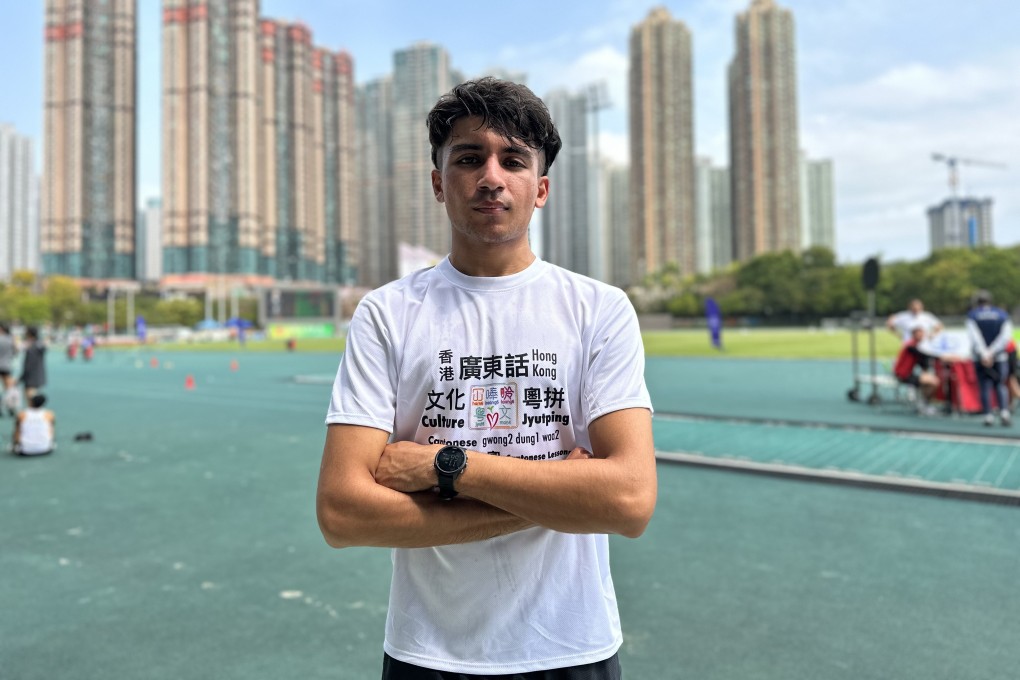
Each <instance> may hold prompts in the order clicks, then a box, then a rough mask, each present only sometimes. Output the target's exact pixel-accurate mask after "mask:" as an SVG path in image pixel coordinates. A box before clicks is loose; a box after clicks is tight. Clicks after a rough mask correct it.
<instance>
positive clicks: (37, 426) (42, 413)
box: [18, 408, 53, 456]
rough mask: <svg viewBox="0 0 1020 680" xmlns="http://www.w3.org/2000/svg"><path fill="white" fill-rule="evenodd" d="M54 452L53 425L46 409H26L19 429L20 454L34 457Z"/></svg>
mask: <svg viewBox="0 0 1020 680" xmlns="http://www.w3.org/2000/svg"><path fill="white" fill-rule="evenodd" d="M52 450H53V425H52V424H51V423H50V421H49V420H48V419H47V418H46V409H41V408H29V409H25V411H24V415H23V417H22V419H21V424H20V425H19V427H18V452H19V453H21V454H22V455H24V456H34V455H38V454H41V453H49V452H50V451H52Z"/></svg>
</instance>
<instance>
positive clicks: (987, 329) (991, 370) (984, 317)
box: [967, 290, 1013, 427]
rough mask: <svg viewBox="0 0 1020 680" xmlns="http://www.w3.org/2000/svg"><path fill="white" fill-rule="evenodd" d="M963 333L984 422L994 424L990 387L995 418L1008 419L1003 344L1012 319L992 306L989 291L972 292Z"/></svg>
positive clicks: (1007, 422)
mask: <svg viewBox="0 0 1020 680" xmlns="http://www.w3.org/2000/svg"><path fill="white" fill-rule="evenodd" d="M967 334H968V335H969V336H970V342H971V347H972V348H973V354H974V371H975V373H977V379H978V388H979V389H980V390H981V412H982V413H983V414H984V423H985V425H986V426H988V427H990V426H992V425H994V424H995V414H994V413H993V412H992V388H993V387H994V388H995V395H996V399H997V400H998V407H999V419H1000V421H1001V422H1002V424H1003V425H1006V426H1008V425H1010V424H1011V423H1012V414H1011V413H1010V411H1009V388H1008V387H1007V382H1006V381H1007V380H1008V379H1009V355H1008V354H1007V352H1006V347H1007V345H1009V342H1010V341H1011V340H1012V339H1013V323H1012V322H1011V321H1010V319H1009V314H1007V313H1006V312H1005V311H1004V310H1002V309H1000V308H998V307H994V306H992V295H991V293H989V292H988V291H987V290H979V291H978V292H977V293H975V294H974V305H973V307H972V308H971V310H970V311H969V312H967Z"/></svg>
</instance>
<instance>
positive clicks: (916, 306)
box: [885, 298, 942, 342]
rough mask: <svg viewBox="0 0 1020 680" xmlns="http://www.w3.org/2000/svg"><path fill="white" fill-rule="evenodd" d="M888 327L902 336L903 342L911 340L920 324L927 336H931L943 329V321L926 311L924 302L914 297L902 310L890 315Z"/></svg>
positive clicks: (886, 323) (887, 321)
mask: <svg viewBox="0 0 1020 680" xmlns="http://www.w3.org/2000/svg"><path fill="white" fill-rule="evenodd" d="M885 325H886V328H888V329H889V330H890V331H892V332H893V333H895V334H896V335H898V336H900V339H901V340H902V341H903V342H907V341H908V340H910V336H911V334H912V333H913V329H914V328H916V327H917V326H920V327H921V328H923V329H924V335H925V337H928V338H930V337H931V336H933V335H936V334H938V333H940V332H941V331H942V322H941V321H939V320H938V317H937V316H935V315H934V314H932V313H931V312H926V311H924V303H923V302H921V300H920V299H919V298H914V299H913V300H911V301H910V304H909V305H907V308H906V309H905V310H903V311H902V312H898V313H896V314H891V315H889V318H888V319H886V322H885Z"/></svg>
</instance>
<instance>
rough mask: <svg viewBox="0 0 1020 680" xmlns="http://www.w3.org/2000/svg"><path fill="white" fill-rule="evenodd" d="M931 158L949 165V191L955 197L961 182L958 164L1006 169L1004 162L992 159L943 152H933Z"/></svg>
mask: <svg viewBox="0 0 1020 680" xmlns="http://www.w3.org/2000/svg"><path fill="white" fill-rule="evenodd" d="M931 159H932V160H933V161H935V162H936V163H945V164H946V165H948V166H949V191H950V192H951V194H952V196H953V198H956V187H957V184H958V182H959V174H958V172H957V170H956V166H957V165H981V166H984V167H986V168H999V169H1000V170H1005V169H1006V165H1005V164H1004V163H994V162H992V161H980V160H977V159H975V158H958V157H956V156H947V155H945V154H942V153H933V154H932V155H931Z"/></svg>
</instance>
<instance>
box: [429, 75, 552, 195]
mask: <svg viewBox="0 0 1020 680" xmlns="http://www.w3.org/2000/svg"><path fill="white" fill-rule="evenodd" d="M468 116H479V117H480V118H481V119H482V127H484V128H492V129H493V130H495V131H496V132H498V133H499V134H501V135H502V136H504V137H506V138H507V139H512V140H515V141H521V142H524V143H525V144H527V145H528V146H530V147H531V148H532V149H535V150H536V151H541V152H543V154H544V159H545V167H544V168H543V169H542V173H541V175H548V174H549V167H550V166H551V165H552V163H553V161H554V160H555V159H556V154H557V153H559V150H560V147H561V146H563V143H562V142H561V141H560V134H559V133H558V132H556V126H555V125H553V122H552V117H551V116H550V115H549V109H547V108H546V106H545V104H544V103H543V102H542V100H541V99H539V98H538V97H537V96H535V93H534V92H532V91H531V90H529V89H528V88H527V87H525V86H524V85H520V84H518V83H512V82H510V81H507V80H500V79H499V78H479V79H478V80H469V81H468V82H466V83H461V84H460V85H458V86H457V87H455V88H453V90H451V91H450V92H448V93H447V94H444V95H443V96H442V97H440V98H439V101H437V102H436V105H435V106H433V107H432V110H431V111H429V115H428V118H426V119H425V124H426V125H427V126H428V128H429V143H430V144H431V145H432V164H433V165H434V166H436V168H437V169H438V168H439V149H440V148H441V147H442V146H443V144H445V143H446V142H447V140H449V139H450V131H451V130H452V129H453V126H454V125H455V124H456V123H457V121H458V120H460V119H461V118H466V117H468Z"/></svg>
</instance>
